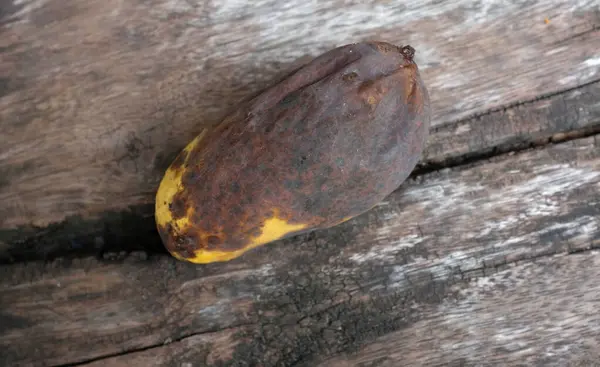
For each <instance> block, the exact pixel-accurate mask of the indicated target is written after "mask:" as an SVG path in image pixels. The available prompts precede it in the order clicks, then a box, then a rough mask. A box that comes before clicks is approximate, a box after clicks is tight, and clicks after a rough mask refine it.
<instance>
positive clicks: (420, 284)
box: [0, 135, 600, 366]
mask: <svg viewBox="0 0 600 367" xmlns="http://www.w3.org/2000/svg"><path fill="white" fill-rule="evenodd" d="M598 247H600V137H599V136H598V135H596V136H590V137H587V138H582V139H576V140H571V141H567V142H563V143H560V144H551V145H550V146H548V147H545V148H544V149H534V150H528V151H523V152H520V153H516V154H512V153H509V154H506V155H502V156H498V157H495V158H491V159H489V160H481V161H478V162H477V163H473V164H467V165H462V166H460V167H455V168H451V169H445V170H441V171H436V172H431V173H429V174H426V175H422V176H418V177H416V178H415V179H413V180H411V181H409V182H408V184H407V185H406V187H404V188H403V189H402V190H398V191H396V192H395V193H393V194H392V195H391V196H390V197H388V199H387V200H386V201H385V202H383V203H382V204H381V205H379V206H378V207H376V208H375V209H373V210H372V211H370V212H368V213H365V214H364V215H362V216H360V217H357V218H355V219H353V220H351V221H349V222H346V223H344V224H342V225H340V226H339V227H338V228H335V229H331V230H328V231H322V232H318V233H313V234H309V235H305V236H300V237H298V238H295V239H290V240H284V241H279V242H276V243H273V244H272V245H269V246H266V247H264V248H260V249H257V250H256V251H253V252H251V253H248V254H247V255H246V256H244V257H242V258H239V259H237V260H234V261H232V262H229V263H225V264H212V265H206V266H195V265H192V264H187V263H183V262H178V261H176V260H174V259H172V258H169V257H166V256H158V257H151V258H149V259H145V258H143V256H142V255H141V254H139V255H138V256H137V257H136V256H133V255H131V256H127V257H125V259H121V260H120V259H115V262H114V263H112V262H105V263H103V262H98V261H97V260H95V259H79V260H77V259H76V260H63V261H56V262H53V263H49V264H40V263H28V264H17V265H10V266H3V267H0V287H1V288H0V310H1V311H0V318H1V320H0V321H1V323H0V324H1V325H3V326H4V330H2V331H1V332H0V350H2V351H3V354H2V355H1V356H2V358H3V360H0V361H1V362H3V364H5V365H11V366H19V365H55V364H61V363H63V364H64V363H75V362H85V361H93V360H98V361H102V360H104V361H106V358H110V357H117V356H124V355H126V354H128V353H131V352H134V351H140V352H141V351H145V352H143V353H140V354H138V355H137V356H138V357H139V358H141V359H139V360H140V361H142V360H150V359H151V358H152V357H153V356H157V357H158V358H162V360H163V361H165V363H164V364H163V365H178V366H181V365H182V363H199V364H200V365H203V364H202V361H206V364H204V365H209V366H219V365H223V364H220V363H221V362H222V363H229V365H240V363H246V364H250V365H252V363H258V362H259V361H262V365H264V366H282V365H285V366H290V365H295V366H305V365H314V363H320V362H322V363H325V362H323V361H322V360H323V358H327V357H334V358H337V359H334V360H335V361H337V362H338V363H343V361H344V360H345V359H348V360H354V361H359V360H361V358H368V356H369V355H371V356H372V355H373V353H375V352H373V350H374V349H377V348H380V347H381V348H394V346H393V345H391V344H390V342H389V340H392V339H393V338H392V336H393V335H404V336H406V335H412V334H411V333H413V334H414V333H418V335H417V336H418V337H414V340H412V341H411V340H401V341H398V343H401V344H398V347H402V348H407V349H406V353H407V354H406V355H407V356H413V357H414V358H417V359H418V358H421V356H422V354H419V353H422V352H417V349H418V348H419V347H420V346H431V345H435V343H438V341H436V340H435V335H436V333H439V334H440V337H441V338H442V339H440V340H439V343H440V344H438V345H441V346H444V345H449V344H447V343H451V338H452V336H453V335H459V336H460V337H462V338H464V343H463V344H458V345H459V349H457V350H455V351H453V352H448V351H447V350H446V349H443V348H441V347H440V348H441V349H438V350H437V353H438V356H437V357H435V356H433V354H434V353H436V350H435V349H432V350H431V351H430V353H431V354H432V356H430V358H432V359H431V360H433V361H456V360H458V359H460V358H469V357H468V355H469V353H470V350H471V349H468V348H474V349H473V357H472V358H475V357H477V358H479V357H480V356H482V355H484V353H485V352H486V351H489V350H494V351H495V353H505V356H506V358H507V359H506V360H507V361H510V360H516V359H517V358H519V356H524V357H527V358H530V360H534V361H546V360H545V359H543V358H546V357H547V356H546V355H540V354H539V353H537V352H536V351H528V350H523V351H521V353H525V354H518V350H517V349H515V348H517V347H518V346H519V345H520V344H519V343H518V342H513V341H511V340H509V339H503V337H505V336H506V335H508V334H509V333H510V332H511V330H513V329H514V328H516V326H515V325H516V324H515V322H517V321H520V322H522V325H526V326H529V327H531V328H535V327H538V328H539V329H538V330H540V334H539V335H538V336H531V338H539V339H535V340H537V342H536V348H538V349H536V350H546V349H543V348H547V350H548V351H550V352H552V353H557V354H558V355H560V356H562V357H560V358H563V360H564V359H566V358H572V359H573V358H581V359H582V360H583V358H587V357H586V355H585V353H584V347H585V346H586V345H588V346H590V349H589V350H596V349H597V347H598V340H599V338H600V329H598V328H595V329H594V328H587V327H586V326H584V325H582V324H580V322H582V321H581V320H586V322H588V321H589V322H591V323H592V325H593V324H594V323H595V322H596V321H597V320H596V319H595V318H593V317H590V318H588V317H586V316H587V315H588V314H589V313H590V312H592V313H594V314H595V312H594V311H595V310H590V308H591V307H592V306H591V304H590V302H593V301H594V300H597V299H598V297H600V295H599V294H598V292H597V290H598V289H597V287H596V286H592V285H593V284H595V279H596V278H597V274H596V273H595V272H596V270H595V269H594V264H596V263H597V261H598V260H597V258H596V257H594V258H593V260H585V261H591V262H583V263H581V265H584V264H587V267H586V268H584V267H582V266H579V267H578V266H577V265H573V264H569V261H575V260H556V266H557V267H559V268H557V269H555V271H556V273H555V274H552V272H549V271H548V268H546V269H545V270H539V271H538V270H535V269H534V270H531V269H533V268H531V267H529V268H528V267H526V266H525V265H524V266H525V267H523V268H519V269H521V270H518V269H517V270H515V271H516V272H517V273H516V274H517V275H514V274H512V273H511V272H510V271H509V272H507V273H502V275H501V276H500V278H502V279H504V277H505V276H506V279H507V280H506V281H505V282H504V283H502V282H500V283H498V285H497V287H498V288H495V289H496V290H494V291H492V294H491V295H488V296H486V297H492V298H489V299H488V300H487V301H481V302H489V303H482V304H475V305H472V307H473V309H472V312H473V314H472V315H470V314H469V315H464V318H465V319H464V320H460V317H459V316H460V312H461V310H462V309H464V307H467V306H468V305H469V302H471V301H469V297H478V295H479V297H484V296H485V295H486V294H487V293H486V292H488V291H485V290H484V291H482V290H481V289H478V288H477V284H478V283H471V279H474V278H479V277H485V276H489V275H490V274H494V273H496V272H498V271H503V270H507V269H509V268H511V267H512V266H513V264H522V263H527V262H530V261H533V260H536V259H540V258H543V257H548V256H551V255H554V254H558V253H574V252H581V253H585V252H589V250H590V249H593V248H598ZM589 256H591V255H589ZM566 259H572V258H571V257H567V258H566ZM552 261H555V260H552ZM565 261H566V263H565ZM582 261H583V260H582ZM561 264H563V265H561ZM565 264H566V265H565ZM551 266H552V265H550V267H551ZM528 269H529V270H528ZM571 269H572V270H571ZM576 269H577V270H576ZM576 271H578V272H576ZM563 272H564V273H563ZM569 273H570V274H572V275H571V277H568V276H567V274H569ZM511 274H512V275H511ZM537 274H540V276H541V275H543V276H544V277H541V278H540V277H538V276H537ZM559 280H561V281H559ZM481 282H483V283H485V282H491V280H490V279H489V278H487V280H486V279H484V280H482V281H481ZM519 282H520V283H519ZM526 282H529V284H532V287H533V288H532V289H529V292H530V293H529V294H530V296H527V295H523V296H520V294H521V292H525V291H526V290H524V289H525V288H526ZM553 282H555V284H552V283H553ZM578 284H581V286H582V287H584V288H581V289H575V288H577V285H578ZM537 285H540V287H538V288H536V286H537ZM541 285H544V287H541ZM519 287H521V288H519ZM569 287H570V288H573V289H572V292H573V293H569V292H566V293H565V292H563V293H561V292H560V291H561V290H563V289H568V288H569ZM469 290H470V291H469ZM554 291H556V292H554ZM494 292H504V293H498V294H496V293H494ZM531 292H533V293H531ZM536 292H537V293H536ZM588 292H589V293H588ZM488 293H489V292H488ZM535 294H540V295H544V297H543V298H538V299H537V300H538V301H539V305H540V306H543V305H546V304H548V308H547V309H549V310H550V309H552V310H562V311H561V312H563V313H562V314H561V313H560V312H559V313H553V314H551V315H550V316H551V318H552V319H554V318H557V317H560V316H557V315H566V312H567V311H568V310H572V311H571V312H573V315H574V316H573V317H574V318H572V319H565V320H563V323H562V324H560V325H554V326H555V327H556V329H554V331H552V329H550V327H551V326H552V325H546V324H540V323H539V320H540V317H541V315H538V316H536V317H534V316H535V315H536V313H535V312H533V311H527V310H522V309H519V304H515V303H512V304H511V305H510V307H513V308H515V310H516V311H518V310H521V312H520V313H519V312H516V311H515V312H514V314H505V317H506V319H505V320H497V321H496V323H497V325H506V327H507V328H513V329H506V330H505V329H502V328H499V329H496V330H495V329H493V328H488V329H481V328H482V327H483V326H484V325H485V324H483V323H484V322H491V321H490V320H491V319H490V318H493V317H495V315H499V313H500V312H502V311H501V308H500V306H501V305H497V306H496V308H495V309H493V308H491V306H490V307H488V311H485V310H482V309H481V308H477V307H483V306H482V305H491V304H492V302H494V300H496V299H500V298H506V302H507V303H508V301H509V300H513V302H517V301H519V300H521V302H522V307H526V305H531V304H535V298H534V295H535ZM551 294H553V295H554V296H555V297H556V298H555V299H552V298H551V297H550V296H549V295H551ZM580 294H584V295H585V299H580V298H578V297H577V296H578V295H580ZM494 297H495V298H494ZM520 297H521V298H520ZM527 297H529V298H527ZM453 305H454V306H453ZM571 306H572V307H571ZM453 307H454V308H453ZM461 307H462V308H461ZM507 307H509V306H507ZM453 310H454V311H453ZM508 310H510V308H508V309H507V312H508ZM543 310H544V308H541V311H540V312H542V311H543ZM453 312H454V313H453ZM486 312H488V313H486ZM557 312H558V311H557ZM582 312H583V313H584V315H582ZM578 314H579V315H578ZM518 315H521V316H522V317H523V319H520V320H519V319H515V317H516V316H518ZM453 316H454V317H456V318H458V319H453V318H452V317H453ZM469 317H473V319H472V320H471V321H469V320H467V318H469ZM577 317H581V318H580V319H578V318H577ZM440 318H445V320H446V321H447V324H445V326H446V328H445V329H444V325H440V326H439V328H440V329H439V330H437V329H432V328H433V327H434V326H436V325H437V324H436V323H435V320H438V319H440ZM486 320H487V321H486ZM479 321H481V322H482V323H481V324H476V323H477V322H479ZM469 322H472V323H471V324H470V323H469ZM473 323H475V324H473ZM469 325H472V327H477V330H473V331H471V333H473V334H468V332H469ZM476 325H477V326H476ZM419 326H423V327H424V328H425V329H419ZM524 327H525V326H524ZM514 330H516V329H514ZM560 330H565V332H568V334H566V335H565V337H564V338H563V340H562V341H561V340H559V338H558V337H556V338H552V339H547V338H544V335H547V336H548V335H550V336H551V335H558V334H550V333H551V332H555V333H560ZM522 331H523V332H525V331H524V330H522ZM391 333H396V334H391ZM423 333H425V334H423ZM455 333H456V334H455ZM390 335H392V336H390ZM428 335H430V336H431V338H430V339H428V338H427V336H428ZM482 335H490V336H491V337H494V338H495V340H493V341H491V342H488V343H483V344H478V345H471V344H469V341H473V343H474V341H475V340H479V336H482ZM386 336H387V338H386ZM515 337H517V336H515ZM518 337H519V338H524V337H526V336H518ZM575 337H577V338H579V339H576V338H575ZM444 338H448V339H444ZM468 338H471V339H468ZM456 342H457V343H458V342H460V340H457V341H456ZM531 342H533V339H532V341H531ZM561 342H562V344H561ZM372 343H376V344H372ZM377 343H378V344H377ZM386 343H387V344H386ZM428 343H429V344H428ZM515 343H516V344H515ZM165 344H167V346H165ZM369 345H370V346H369ZM377 345H379V346H380V347H378V346H377ZM469 345H471V347H469ZM495 347H498V348H499V349H493V348H495ZM163 348H166V349H163ZM503 348H504V349H503ZM561 348H563V349H561ZM357 351H358V352H359V353H362V354H360V355H359V356H357V357H356V356H352V355H350V356H347V357H341V356H340V355H342V356H343V355H345V354H346V353H351V352H357ZM398 353H400V354H398ZM444 353H445V355H443V354H444ZM511 353H512V354H511ZM515 353H516V354H515ZM544 353H545V352H544ZM336 355H337V357H335V356H336ZM398 355H402V354H401V352H397V354H396V356H394V355H391V356H390V358H392V359H391V360H392V361H394V358H400V357H398ZM138 357H136V355H134V356H133V357H131V358H138ZM592 357H593V356H592ZM122 358H130V357H122ZM435 358H438V359H437V360H436V359H435ZM444 358H446V359H444ZM447 358H450V359H447ZM495 358H500V357H495ZM540 358H542V359H540ZM560 358H558V360H561V359H560ZM395 360H397V359H395ZM123 361H124V362H123V363H126V362H127V361H129V362H130V361H131V359H124V360H123ZM236 363H237V364H236ZM382 363H383V362H382ZM192 365H194V364H192ZM225 365H228V364H225Z"/></svg>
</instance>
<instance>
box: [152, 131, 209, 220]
mask: <svg viewBox="0 0 600 367" xmlns="http://www.w3.org/2000/svg"><path fill="white" fill-rule="evenodd" d="M206 132H207V130H206V129H204V130H202V132H201V133H200V134H199V135H198V136H196V138H194V140H192V141H191V142H190V143H189V144H188V145H187V146H186V147H185V148H184V149H183V150H182V151H181V153H179V155H185V158H184V159H183V164H182V165H180V166H178V167H173V165H172V164H171V166H170V167H169V168H167V171H166V172H165V175H164V176H163V178H162V180H161V182H160V185H159V186H158V191H157V192H156V201H155V204H154V210H155V220H156V224H157V225H159V226H163V227H164V226H166V225H167V224H168V223H171V224H172V225H174V226H175V227H176V228H177V229H181V228H183V227H185V226H187V225H188V224H189V218H190V217H191V214H192V213H190V211H191V208H188V213H187V214H188V215H186V216H184V217H183V218H179V219H177V220H173V215H172V214H171V210H170V208H169V205H170V204H171V203H172V202H173V197H175V195H176V194H177V193H178V192H179V191H180V190H182V184H181V180H182V178H183V173H184V170H185V169H184V166H185V164H186V163H187V161H188V158H189V154H190V152H191V151H192V150H193V149H194V148H196V147H197V146H198V144H199V143H200V141H202V139H203V138H204V136H205V135H206ZM179 155H178V156H177V158H179ZM177 158H176V159H175V160H177Z"/></svg>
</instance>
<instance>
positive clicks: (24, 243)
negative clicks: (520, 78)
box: [0, 82, 600, 262]
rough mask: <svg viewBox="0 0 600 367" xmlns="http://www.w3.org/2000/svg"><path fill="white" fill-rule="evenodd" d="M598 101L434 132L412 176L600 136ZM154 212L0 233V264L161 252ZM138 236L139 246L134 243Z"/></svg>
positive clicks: (562, 102) (589, 94) (574, 101)
mask: <svg viewBox="0 0 600 367" xmlns="http://www.w3.org/2000/svg"><path fill="white" fill-rule="evenodd" d="M598 101H600V82H596V83H592V84H589V85H586V86H585V87H582V88H577V89H575V90H571V91H568V92H564V93H559V94H556V95H554V96H551V97H548V98H544V99H541V100H538V101H535V102H532V103H527V104H523V105H519V106H514V107H511V108H509V109H506V110H500V111H495V112H491V113H489V114H486V115H483V116H480V117H478V118H476V119H469V120H465V121H460V122H457V123H454V124H450V125H445V126H443V127H440V128H436V129H434V130H433V131H432V134H431V137H430V140H429V144H428V147H427V150H426V151H425V153H424V157H423V160H422V164H420V168H418V169H417V172H423V171H427V170H430V169H435V168H439V167H443V166H452V165H454V164H457V163H461V162H464V161H468V160H472V159H474V158H481V157H485V156H486V155H491V154H499V153H502V152H508V151H513V150H518V149H523V148H526V147H529V146H531V145H538V144H543V143H547V142H551V141H561V140H563V139H565V138H572V137H573V136H574V135H576V134H589V133H593V132H599V131H600V103H599V102H598ZM417 172H415V173H417ZM153 208H154V205H153V204H148V205H141V206H138V207H135V208H132V209H131V210H129V211H125V212H108V213H104V214H103V215H102V216H101V217H100V218H99V219H90V220H82V219H81V218H77V217H76V218H70V219H69V220H67V221H65V222H63V223H59V224H57V225H53V226H51V227H50V228H42V229H36V228H18V229H12V230H4V231H2V230H0V261H3V262H11V261H22V260H27V259H29V260H31V259H39V258H46V257H48V258H53V257H55V256H59V255H63V256H64V255H68V254H79V255H86V254H88V255H89V254H91V253H95V252H98V251H109V252H115V251H116V252H119V251H131V250H144V251H149V252H162V251H164V248H163V246H162V243H161V242H160V239H159V237H158V234H157V233H156V227H155V224H154V219H153ZM0 212H1V209H0ZM140 237H141V238H142V239H143V241H139V240H138V239H137V238H140ZM2 243H4V245H2Z"/></svg>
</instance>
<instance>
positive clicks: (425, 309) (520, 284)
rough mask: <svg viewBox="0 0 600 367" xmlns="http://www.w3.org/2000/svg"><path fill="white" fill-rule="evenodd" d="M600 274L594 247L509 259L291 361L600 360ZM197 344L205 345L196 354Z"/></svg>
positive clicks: (95, 365) (153, 354) (187, 348)
mask: <svg viewBox="0 0 600 367" xmlns="http://www.w3.org/2000/svg"><path fill="white" fill-rule="evenodd" d="M599 278H600V253H599V252H597V251H594V252H588V253H584V254H575V255H556V256H554V257H551V258H544V259H538V260H535V261H534V262H531V263H529V262H526V263H520V264H518V265H514V264H512V265H510V266H508V268H507V269H505V270H502V271H499V272H497V273H495V274H492V275H486V276H481V277H474V278H473V279H472V280H470V281H468V282H461V283H458V284H455V285H453V286H451V287H450V288H449V291H450V292H455V294H456V296H455V298H454V299H450V300H444V301H442V302H440V303H439V304H434V305H420V304H419V305H418V306H417V305H415V307H418V308H419V310H418V311H417V314H418V316H417V318H418V319H419V321H416V322H415V323H413V324H412V325H411V326H410V327H406V328H401V329H400V330H398V331H395V332H391V333H388V334H386V335H385V336H382V337H379V338H377V339H376V340H375V341H373V342H372V343H370V344H369V345H367V346H365V347H362V348H358V349H357V350H356V351H353V352H352V353H349V354H346V353H344V354H342V355H340V356H336V357H334V358H331V359H326V360H324V361H320V363H315V362H314V361H308V362H299V363H296V364H294V366H298V367H300V366H306V367H312V366H318V367H351V366H355V367H398V366H414V367H417V366H426V367H438V366H439V367H442V366H452V367H459V366H478V367H486V366H490V367H491V366H547V367H567V366H568V367H598V366H600V362H599V361H600V352H598V343H599V342H600V316H599V314H598V312H597V311H598V302H599V298H600V284H599V283H598V279H599ZM235 344H236V342H235V331H234V330H224V331H219V332H214V333H207V334H203V335H195V336H191V337H189V338H185V339H183V340H181V341H179V342H175V343H171V344H168V345H165V346H162V347H156V348H152V349H150V350H147V351H142V352H135V353H130V354H127V355H124V356H119V357H114V358H108V359H104V360H101V361H98V362H92V363H89V364H84V366H86V367H100V366H111V367H130V366H148V367H154V366H156V367H159V366H190V367H191V366H194V367H196V366H197V367H200V366H207V365H209V366H210V365H214V364H215V362H216V361H218V360H219V359H221V360H223V359H227V358H230V356H231V355H232V352H233V350H232V349H233V348H232V347H233V346H234V345H235ZM209 345H210V346H212V347H211V348H210V350H207V346H209ZM198 350H206V352H205V353H206V357H205V359H204V360H203V361H201V362H199V361H198V360H197V359H195V358H194V354H195V353H197V351H198ZM186 363H187V364H186Z"/></svg>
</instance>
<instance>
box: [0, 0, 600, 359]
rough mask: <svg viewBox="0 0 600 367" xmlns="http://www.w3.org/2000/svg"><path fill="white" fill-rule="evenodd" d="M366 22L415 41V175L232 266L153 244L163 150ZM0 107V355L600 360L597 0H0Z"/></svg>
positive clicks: (376, 30)
mask: <svg viewBox="0 0 600 367" xmlns="http://www.w3.org/2000/svg"><path fill="white" fill-rule="evenodd" d="M364 39H382V40H387V41H391V42H394V43H398V44H404V43H410V44H411V45H412V46H413V47H415V48H416V49H417V62H419V65H420V67H421V70H422V74H423V78H424V80H425V82H426V83H427V85H428V87H429V89H430V93H431V97H432V103H433V108H434V110H435V116H434V117H435V118H434V121H433V125H434V126H433V128H432V131H431V138H430V141H429V144H428V148H427V151H426V153H425V154H424V157H423V159H422V163H421V164H420V165H419V167H418V168H417V169H416V170H415V172H414V174H413V176H412V178H411V179H410V180H409V181H407V182H406V184H405V185H403V186H402V187H400V188H399V189H398V190H396V191H395V192H394V193H392V194H391V195H390V196H389V197H388V198H387V199H386V200H385V201H384V202H382V203H381V204H380V205H379V206H377V207H376V208H374V209H373V210H371V211H369V212H368V213H365V214H364V215H362V216H360V217H358V218H355V219H353V220H351V221H349V222H346V223H344V224H342V225H340V226H338V227H335V228H332V229H330V230H327V231H319V232H315V233H312V234H306V235H302V236H298V237H296V238H292V239H289V240H284V241H278V242H275V243H273V244H271V245H268V246H266V247H264V248H260V249H257V250H255V251H252V252H250V253H248V254H246V255H245V256H243V257H242V258H240V259H237V260H234V261H232V262H228V263H224V264H213V265H202V266H200V265H192V264H187V263H183V262H179V261H177V260H175V259H173V258H171V257H169V256H166V255H165V254H164V251H163V250H161V244H160V240H159V239H158V238H157V234H156V231H155V228H154V221H153V217H152V206H153V203H152V199H153V195H154V191H155V189H156V185H157V183H158V179H159V178H160V175H161V174H162V171H163V169H164V168H165V167H166V165H167V164H168V163H169V160H170V157H172V156H173V154H174V153H176V152H177V151H178V150H179V149H180V148H182V147H183V145H184V144H185V143H187V142H188V141H189V140H190V139H191V138H192V137H193V136H194V135H195V134H196V133H197V132H198V131H200V130H201V129H202V128H203V127H206V126H211V125H213V124H215V123H217V122H218V121H219V119H220V118H221V117H222V116H223V115H224V114H226V113H227V111H229V110H230V109H232V108H235V105H236V101H238V100H239V99H243V98H247V97H248V96H250V95H252V94H253V93H255V92H257V91H258V90H260V89H261V88H263V87H265V86H266V85H268V84H269V83H271V82H272V80H275V78H277V76H278V75H282V73H285V72H286V71H287V70H289V69H290V68H292V67H293V66H294V65H298V64H299V63H300V62H302V61H303V60H306V58H310V57H311V56H315V55H317V54H318V53H320V52H322V51H325V50H327V49H329V48H331V47H334V46H336V45H340V44H343V43H348V42H353V41H357V40H364ZM0 127H2V135H1V136H0V142H1V143H2V144H0V202H1V203H2V204H3V205H0V261H2V265H0V365H2V366H4V365H6V366H65V365H73V364H75V365H86V366H178V367H190V366H193V367H196V366H211V367H216V366H236V367H237V366H295V367H298V366H301V367H303V366H332V367H340V366H360V367H367V366H369V367H382V366H384V367H388V366H394V367H395V366H399V365H410V366H515V365H527V366H532V365H533V366H535V365H544V366H550V367H554V366H561V367H562V366H594V364H596V365H598V361H599V360H600V354H599V353H598V350H599V348H600V319H599V318H598V315H597V314H598V312H597V309H598V306H600V289H599V288H598V285H597V283H598V282H597V279H598V277H599V276H600V273H598V272H599V270H597V269H600V268H599V265H600V257H599V256H600V254H599V253H598V252H597V249H598V248H599V247H600V135H599V134H600V1H598V0H595V1H593V0H589V1H585V0H581V1H579V0H578V1H557V0H546V1H541V0H538V1H535V0H534V1H527V2H521V1H516V0H510V1H502V2H501V1H499V0H488V1H483V0H473V1H463V0H460V1H457V2H451V1H422V2H417V1H415V2H409V1H382V0H372V1H369V2H349V1H346V2H342V1H334V0H326V1H320V2H307V1H296V0H294V1H292V2H289V3H285V2H281V1H275V0H271V1H267V0H260V1H256V2H253V3H252V5H250V4H248V5H246V4H245V3H243V2H237V1H233V0H226V1H214V2H212V1H208V0H207V1H179V0H169V1H168V0H151V1H147V0H145V1H141V0H133V1H128V2H123V1H119V0H110V1H104V2H101V1H98V0H82V1H72V0H69V1H58V0H43V1H42V0H29V1H16V0H11V1H5V2H3V3H2V4H1V5H0ZM136 236H141V239H136V238H135V237H136ZM130 251H133V252H130ZM93 254H96V255H100V256H98V257H94V256H90V255H93ZM40 259H46V260H48V261H46V262H44V261H34V260H40Z"/></svg>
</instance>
